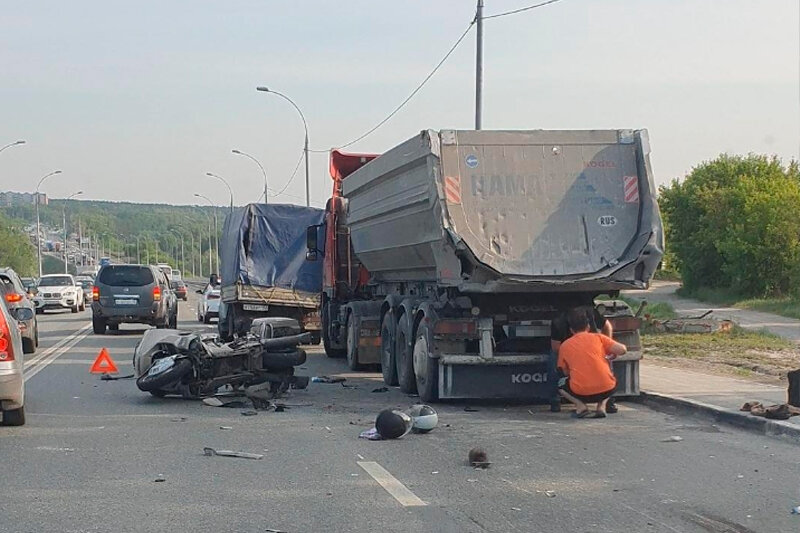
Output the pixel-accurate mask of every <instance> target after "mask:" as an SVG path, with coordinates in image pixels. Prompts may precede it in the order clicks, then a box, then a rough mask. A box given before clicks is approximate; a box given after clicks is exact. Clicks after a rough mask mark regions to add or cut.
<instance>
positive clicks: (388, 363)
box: [381, 309, 397, 387]
mask: <svg viewBox="0 0 800 533" xmlns="http://www.w3.org/2000/svg"><path fill="white" fill-rule="evenodd" d="M396 330H397V323H396V322H395V319H394V313H393V312H392V310H391V309H389V310H388V311H386V314H384V315H383V320H382V321H381V373H382V374H383V382H384V383H386V384H387V385H389V386H392V387H394V386H396V385H397V358H396V357H395V351H394V337H395V332H396Z"/></svg>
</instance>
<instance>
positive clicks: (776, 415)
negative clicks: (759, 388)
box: [739, 401, 800, 420]
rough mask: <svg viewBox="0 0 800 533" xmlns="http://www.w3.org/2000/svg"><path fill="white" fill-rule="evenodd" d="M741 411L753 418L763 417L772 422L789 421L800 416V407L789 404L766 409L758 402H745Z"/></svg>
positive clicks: (771, 406)
mask: <svg viewBox="0 0 800 533" xmlns="http://www.w3.org/2000/svg"><path fill="white" fill-rule="evenodd" d="M739 410H740V411H744V412H748V413H750V414H751V415H753V416H763V417H764V418H769V419H771V420H788V419H789V418H791V417H793V416H797V415H800V407H795V406H793V405H790V404H788V403H782V404H775V405H770V406H768V407H764V404H763V403H761V402H758V401H752V402H745V404H744V405H742V407H741V408H739Z"/></svg>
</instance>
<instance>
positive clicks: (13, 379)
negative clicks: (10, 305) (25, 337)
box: [0, 305, 33, 426]
mask: <svg viewBox="0 0 800 533" xmlns="http://www.w3.org/2000/svg"><path fill="white" fill-rule="evenodd" d="M32 318H33V311H31V310H30V308H27V307H18V308H16V309H15V310H14V311H13V312H11V311H8V310H7V309H6V306H4V305H0V410H1V411H2V412H3V425H4V426H21V425H23V424H24V423H25V406H24V403H25V380H24V379H23V377H22V371H23V369H24V363H25V361H24V359H23V357H24V355H23V349H22V335H21V333H20V330H19V323H18V321H19V322H23V321H25V320H31V319H32Z"/></svg>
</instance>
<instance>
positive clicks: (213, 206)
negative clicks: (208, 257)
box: [194, 193, 219, 275]
mask: <svg viewBox="0 0 800 533" xmlns="http://www.w3.org/2000/svg"><path fill="white" fill-rule="evenodd" d="M194 195H195V196H197V197H198V198H202V199H204V200H205V201H207V202H208V203H209V204H211V208H212V209H213V210H214V240H215V241H216V243H217V245H216V249H217V251H216V254H217V275H219V226H217V206H215V205H214V202H212V201H211V199H210V198H208V197H207V196H203V195H202V194H197V193H194ZM208 242H209V246H210V243H211V239H209V241H208Z"/></svg>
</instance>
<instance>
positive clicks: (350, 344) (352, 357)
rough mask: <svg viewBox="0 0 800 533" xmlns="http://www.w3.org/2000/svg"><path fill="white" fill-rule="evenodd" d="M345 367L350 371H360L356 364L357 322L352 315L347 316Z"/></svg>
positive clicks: (359, 366) (358, 365)
mask: <svg viewBox="0 0 800 533" xmlns="http://www.w3.org/2000/svg"><path fill="white" fill-rule="evenodd" d="M347 366H348V368H350V370H361V365H360V364H359V363H358V321H357V320H356V317H355V316H353V313H350V314H349V315H348V316H347Z"/></svg>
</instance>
